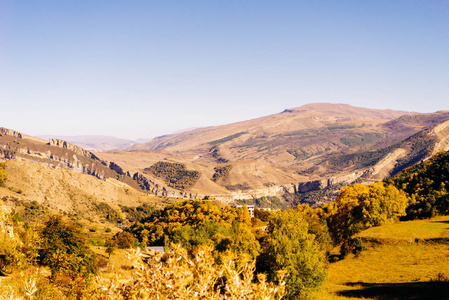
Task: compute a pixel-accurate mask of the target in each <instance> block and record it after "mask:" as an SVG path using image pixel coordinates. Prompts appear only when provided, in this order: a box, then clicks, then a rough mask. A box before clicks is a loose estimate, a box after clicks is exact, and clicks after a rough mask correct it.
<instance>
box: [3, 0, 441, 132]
mask: <svg viewBox="0 0 449 300" xmlns="http://www.w3.org/2000/svg"><path fill="white" fill-rule="evenodd" d="M310 102H332V103H348V104H351V105H355V106H362V107H369V108H380V109H387V108H390V109H399V110H408V111H419V112H432V111H437V110H448V109H449V1H443V0H426V1H424V0H419V1H413V0H407V1H400V0H394V1H392V0H388V1H379V0H372V1H360V0H356V1H341V0H340V1H337V0H335V1H283V0H277V1H274V0H272V1H264V0H254V1H250V0H248V1H246V0H245V1H243V0H226V1H213V0H203V1H190V0H180V1H170V0H167V1H150V0H147V1H132V0H128V1H112V0H101V1H96V0H88V1H79V0H78V1H69V0H66V1H60V0H57V1H44V0H42V1H39V0H36V1H27V0H24V1H12V0H11V1H8V0H0V104H1V108H0V110H1V119H0V120H1V122H0V126H3V127H7V128H12V129H16V130H19V131H22V132H25V133H28V134H32V135H39V134H59V135H81V134H104V135H112V136H117V137H124V138H131V139H134V138H138V137H154V136H156V135H162V134H165V133H170V132H173V131H176V130H180V129H183V128H190V127H202V126H209V125H220V124H227V123H231V122H236V121H241V120H246V119H251V118H255V117H260V116H264V115H269V114H273V113H277V112H280V111H282V110H283V109H285V108H291V107H297V106H301V105H303V104H306V103H310Z"/></svg>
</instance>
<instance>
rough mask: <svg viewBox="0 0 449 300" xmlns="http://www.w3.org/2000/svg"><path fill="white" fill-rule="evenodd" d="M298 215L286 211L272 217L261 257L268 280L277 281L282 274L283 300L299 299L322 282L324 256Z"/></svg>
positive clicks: (294, 211)
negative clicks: (283, 273)
mask: <svg viewBox="0 0 449 300" xmlns="http://www.w3.org/2000/svg"><path fill="white" fill-rule="evenodd" d="M308 230H309V226H308V223H307V221H306V220H305V219H304V217H303V216H302V214H301V213H299V212H298V211H296V210H293V209H289V210H285V211H277V212H274V213H272V216H271V219H270V223H269V225H268V232H269V233H268V238H267V241H266V244H265V249H264V253H263V254H262V255H261V256H260V259H263V260H264V262H265V267H266V270H267V271H268V278H269V280H271V281H274V282H275V283H278V282H279V281H280V277H279V276H280V275H279V271H285V272H286V277H285V281H286V291H287V295H286V299H296V298H298V297H300V296H303V295H304V294H305V293H306V292H307V290H310V289H314V288H316V287H318V286H319V285H321V284H322V283H323V282H324V280H325V278H326V256H325V253H324V251H323V250H322V249H321V247H320V245H319V243H318V242H317V241H316V240H315V235H313V234H310V233H308Z"/></svg>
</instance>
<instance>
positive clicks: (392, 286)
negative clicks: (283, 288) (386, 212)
mask: <svg viewBox="0 0 449 300" xmlns="http://www.w3.org/2000/svg"><path fill="white" fill-rule="evenodd" d="M358 236H359V237H360V238H362V240H363V241H364V243H365V245H366V247H367V250H366V251H362V252H361V253H360V254H359V255H357V256H354V255H351V256H348V257H346V258H345V259H344V260H341V261H338V262H335V263H332V264H330V265H329V274H328V280H327V282H326V283H325V284H324V286H323V287H322V289H321V291H319V292H316V293H315V294H313V296H312V298H315V299H354V298H358V299H449V279H448V278H449V217H447V216H445V217H437V218H433V219H430V220H417V221H408V222H401V223H397V224H388V225H384V226H380V227H374V228H370V229H368V230H366V231H363V232H361V233H360V234H359V235H358Z"/></svg>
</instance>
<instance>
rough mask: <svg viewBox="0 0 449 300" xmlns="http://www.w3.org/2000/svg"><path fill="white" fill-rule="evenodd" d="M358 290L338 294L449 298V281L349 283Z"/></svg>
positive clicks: (391, 297)
mask: <svg viewBox="0 0 449 300" xmlns="http://www.w3.org/2000/svg"><path fill="white" fill-rule="evenodd" d="M346 285H348V286H355V287H358V288H359V289H358V290H350V291H340V292H337V294H338V295H340V296H344V297H352V298H368V299H370V298H373V299H378V300H387V299H388V300H390V299H397V300H399V299H401V300H402V299H404V300H405V299H407V300H409V299H429V300H430V299H432V300H433V299H449V282H408V283H363V282H354V283H347V284H346Z"/></svg>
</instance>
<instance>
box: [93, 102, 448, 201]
mask: <svg viewBox="0 0 449 300" xmlns="http://www.w3.org/2000/svg"><path fill="white" fill-rule="evenodd" d="M447 120H449V112H437V113H433V114H416V113H410V112H403V111H392V110H374V109H365V108H358V107H353V106H350V105H344V104H324V103H318V104H308V105H304V106H302V107H298V108H293V109H287V110H285V111H283V112H282V113H279V114H274V115H270V116H267V117H262V118H258V119H254V120H249V121H244V122H239V123H234V124H229V125H223V126H216V127H208V128H200V129H196V130H192V131H189V132H183V133H179V134H172V135H166V136H162V137H159V138H156V139H154V140H152V141H150V142H148V143H145V144H138V145H135V146H133V147H131V148H128V149H127V150H128V151H122V152H116V153H104V154H101V155H102V157H103V158H105V159H108V160H114V161H117V163H118V164H120V165H121V166H123V167H124V168H125V169H127V170H128V168H131V169H133V170H142V169H144V168H146V167H149V166H151V165H152V164H154V163H156V162H157V161H162V160H166V161H172V162H182V163H185V164H186V165H188V167H189V168H190V169H192V170H197V171H200V172H201V173H202V175H201V177H200V180H199V181H198V182H197V184H196V185H195V186H193V188H192V189H191V190H192V191H194V192H197V193H203V194H216V193H217V192H218V193H220V194H221V193H223V192H225V193H231V192H232V191H236V190H243V191H246V192H248V193H249V194H253V195H254V194H256V192H255V191H252V190H259V191H261V190H264V189H265V190H268V189H269V188H271V187H273V186H279V185H287V186H290V185H291V184H292V183H293V184H295V185H298V187H297V188H300V189H301V190H307V189H316V188H317V187H323V186H327V185H329V184H333V183H338V182H340V181H352V180H356V179H357V178H359V177H362V178H361V180H366V181H370V180H374V179H378V178H380V177H382V176H386V175H388V174H389V173H390V172H391V171H394V172H396V171H398V170H400V169H401V168H404V167H406V166H407V165H410V164H413V163H415V162H416V161H417V160H419V159H422V158H424V157H426V155H429V154H430V153H431V152H433V151H435V149H437V148H438V147H440V148H441V147H442V148H444V147H445V146H444V145H443V144H444V142H443V141H444V140H445V137H446V136H447V135H446V131H445V130H443V131H441V130H440V131H439V132H440V133H439V134H433V135H432V133H431V132H430V131H432V129H431V128H432V127H433V126H436V125H438V124H442V123H444V122H445V121H447ZM441 126H443V125H441ZM425 130H430V131H429V132H425ZM420 132H421V133H420ZM419 133H420V134H419ZM415 135H416V136H415ZM438 144H440V146H437V145H438ZM150 156H152V159H148V157H150ZM226 164H229V165H231V166H232V168H231V169H230V171H229V172H228V173H227V174H226V176H224V177H223V178H220V179H219V180H217V181H216V182H214V181H212V177H213V174H214V168H215V167H217V166H220V165H221V166H223V165H226ZM380 179H382V178H380ZM310 181H312V183H307V182H310ZM298 183H299V184H298ZM277 190H282V189H277ZM261 193H262V194H263V192H261ZM259 194H260V193H259ZM239 196H241V195H239ZM246 196H248V195H245V197H246ZM249 197H251V195H249Z"/></svg>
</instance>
